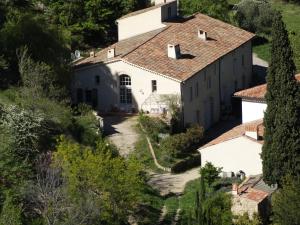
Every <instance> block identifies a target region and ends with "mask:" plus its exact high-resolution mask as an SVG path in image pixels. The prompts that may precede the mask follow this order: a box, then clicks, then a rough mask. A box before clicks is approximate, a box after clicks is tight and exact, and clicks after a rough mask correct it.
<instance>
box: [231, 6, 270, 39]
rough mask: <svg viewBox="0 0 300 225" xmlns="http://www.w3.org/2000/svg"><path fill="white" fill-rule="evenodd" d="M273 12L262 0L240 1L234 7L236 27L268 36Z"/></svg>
mask: <svg viewBox="0 0 300 225" xmlns="http://www.w3.org/2000/svg"><path fill="white" fill-rule="evenodd" d="M273 16H274V10H273V9H272V7H271V5H270V4H269V3H268V2H266V1H262V0H242V1H241V2H240V3H239V4H238V5H237V6H236V14H235V20H236V21H237V23H238V25H239V26H240V27H241V28H243V29H245V30H248V31H250V32H254V33H261V34H266V35H268V34H270V33H271V25H272V20H273Z"/></svg>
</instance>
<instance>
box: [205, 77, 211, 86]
mask: <svg viewBox="0 0 300 225" xmlns="http://www.w3.org/2000/svg"><path fill="white" fill-rule="evenodd" d="M206 84H207V86H206V87H207V89H210V88H211V77H210V76H208V79H207V83H206Z"/></svg>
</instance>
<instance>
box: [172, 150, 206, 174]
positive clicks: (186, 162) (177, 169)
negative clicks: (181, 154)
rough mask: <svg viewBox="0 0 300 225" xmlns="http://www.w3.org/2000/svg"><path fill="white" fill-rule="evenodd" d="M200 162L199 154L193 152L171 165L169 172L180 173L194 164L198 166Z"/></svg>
mask: <svg viewBox="0 0 300 225" xmlns="http://www.w3.org/2000/svg"><path fill="white" fill-rule="evenodd" d="M200 164H201V157H200V154H194V155H191V156H189V157H187V158H186V159H183V160H181V161H179V162H177V163H175V164H174V165H173V166H172V167H171V172H172V173H181V172H184V171H186V170H189V169H192V168H194V167H196V166H199V165H200Z"/></svg>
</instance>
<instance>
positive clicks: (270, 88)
mask: <svg viewBox="0 0 300 225" xmlns="http://www.w3.org/2000/svg"><path fill="white" fill-rule="evenodd" d="M295 72H296V67H295V64H294V61H293V52H292V49H291V46H290V42H289V38H288V32H287V30H286V28H285V25H284V22H283V21H282V17H281V15H280V13H279V12H277V13H276V14H275V15H274V20H273V24H272V49H271V63H270V67H269V71H268V75H267V93H266V96H265V98H266V102H267V105H268V106H267V110H266V112H265V116H264V125H265V136H264V145H263V148H262V160H263V175H264V180H265V181H266V182H267V183H268V184H275V183H277V184H279V185H280V182H281V179H282V178H283V177H284V176H286V175H287V174H292V175H296V174H300V105H299V100H298V98H299V96H300V95H299V91H300V89H299V84H297V81H296V79H295ZM297 96H298V97H297Z"/></svg>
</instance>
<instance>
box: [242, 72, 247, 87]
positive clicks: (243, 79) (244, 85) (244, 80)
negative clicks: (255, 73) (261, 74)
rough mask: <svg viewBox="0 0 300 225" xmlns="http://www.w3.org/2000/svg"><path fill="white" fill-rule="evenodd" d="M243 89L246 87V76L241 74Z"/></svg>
mask: <svg viewBox="0 0 300 225" xmlns="http://www.w3.org/2000/svg"><path fill="white" fill-rule="evenodd" d="M242 83H243V89H244V88H246V76H245V74H243V76H242Z"/></svg>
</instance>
